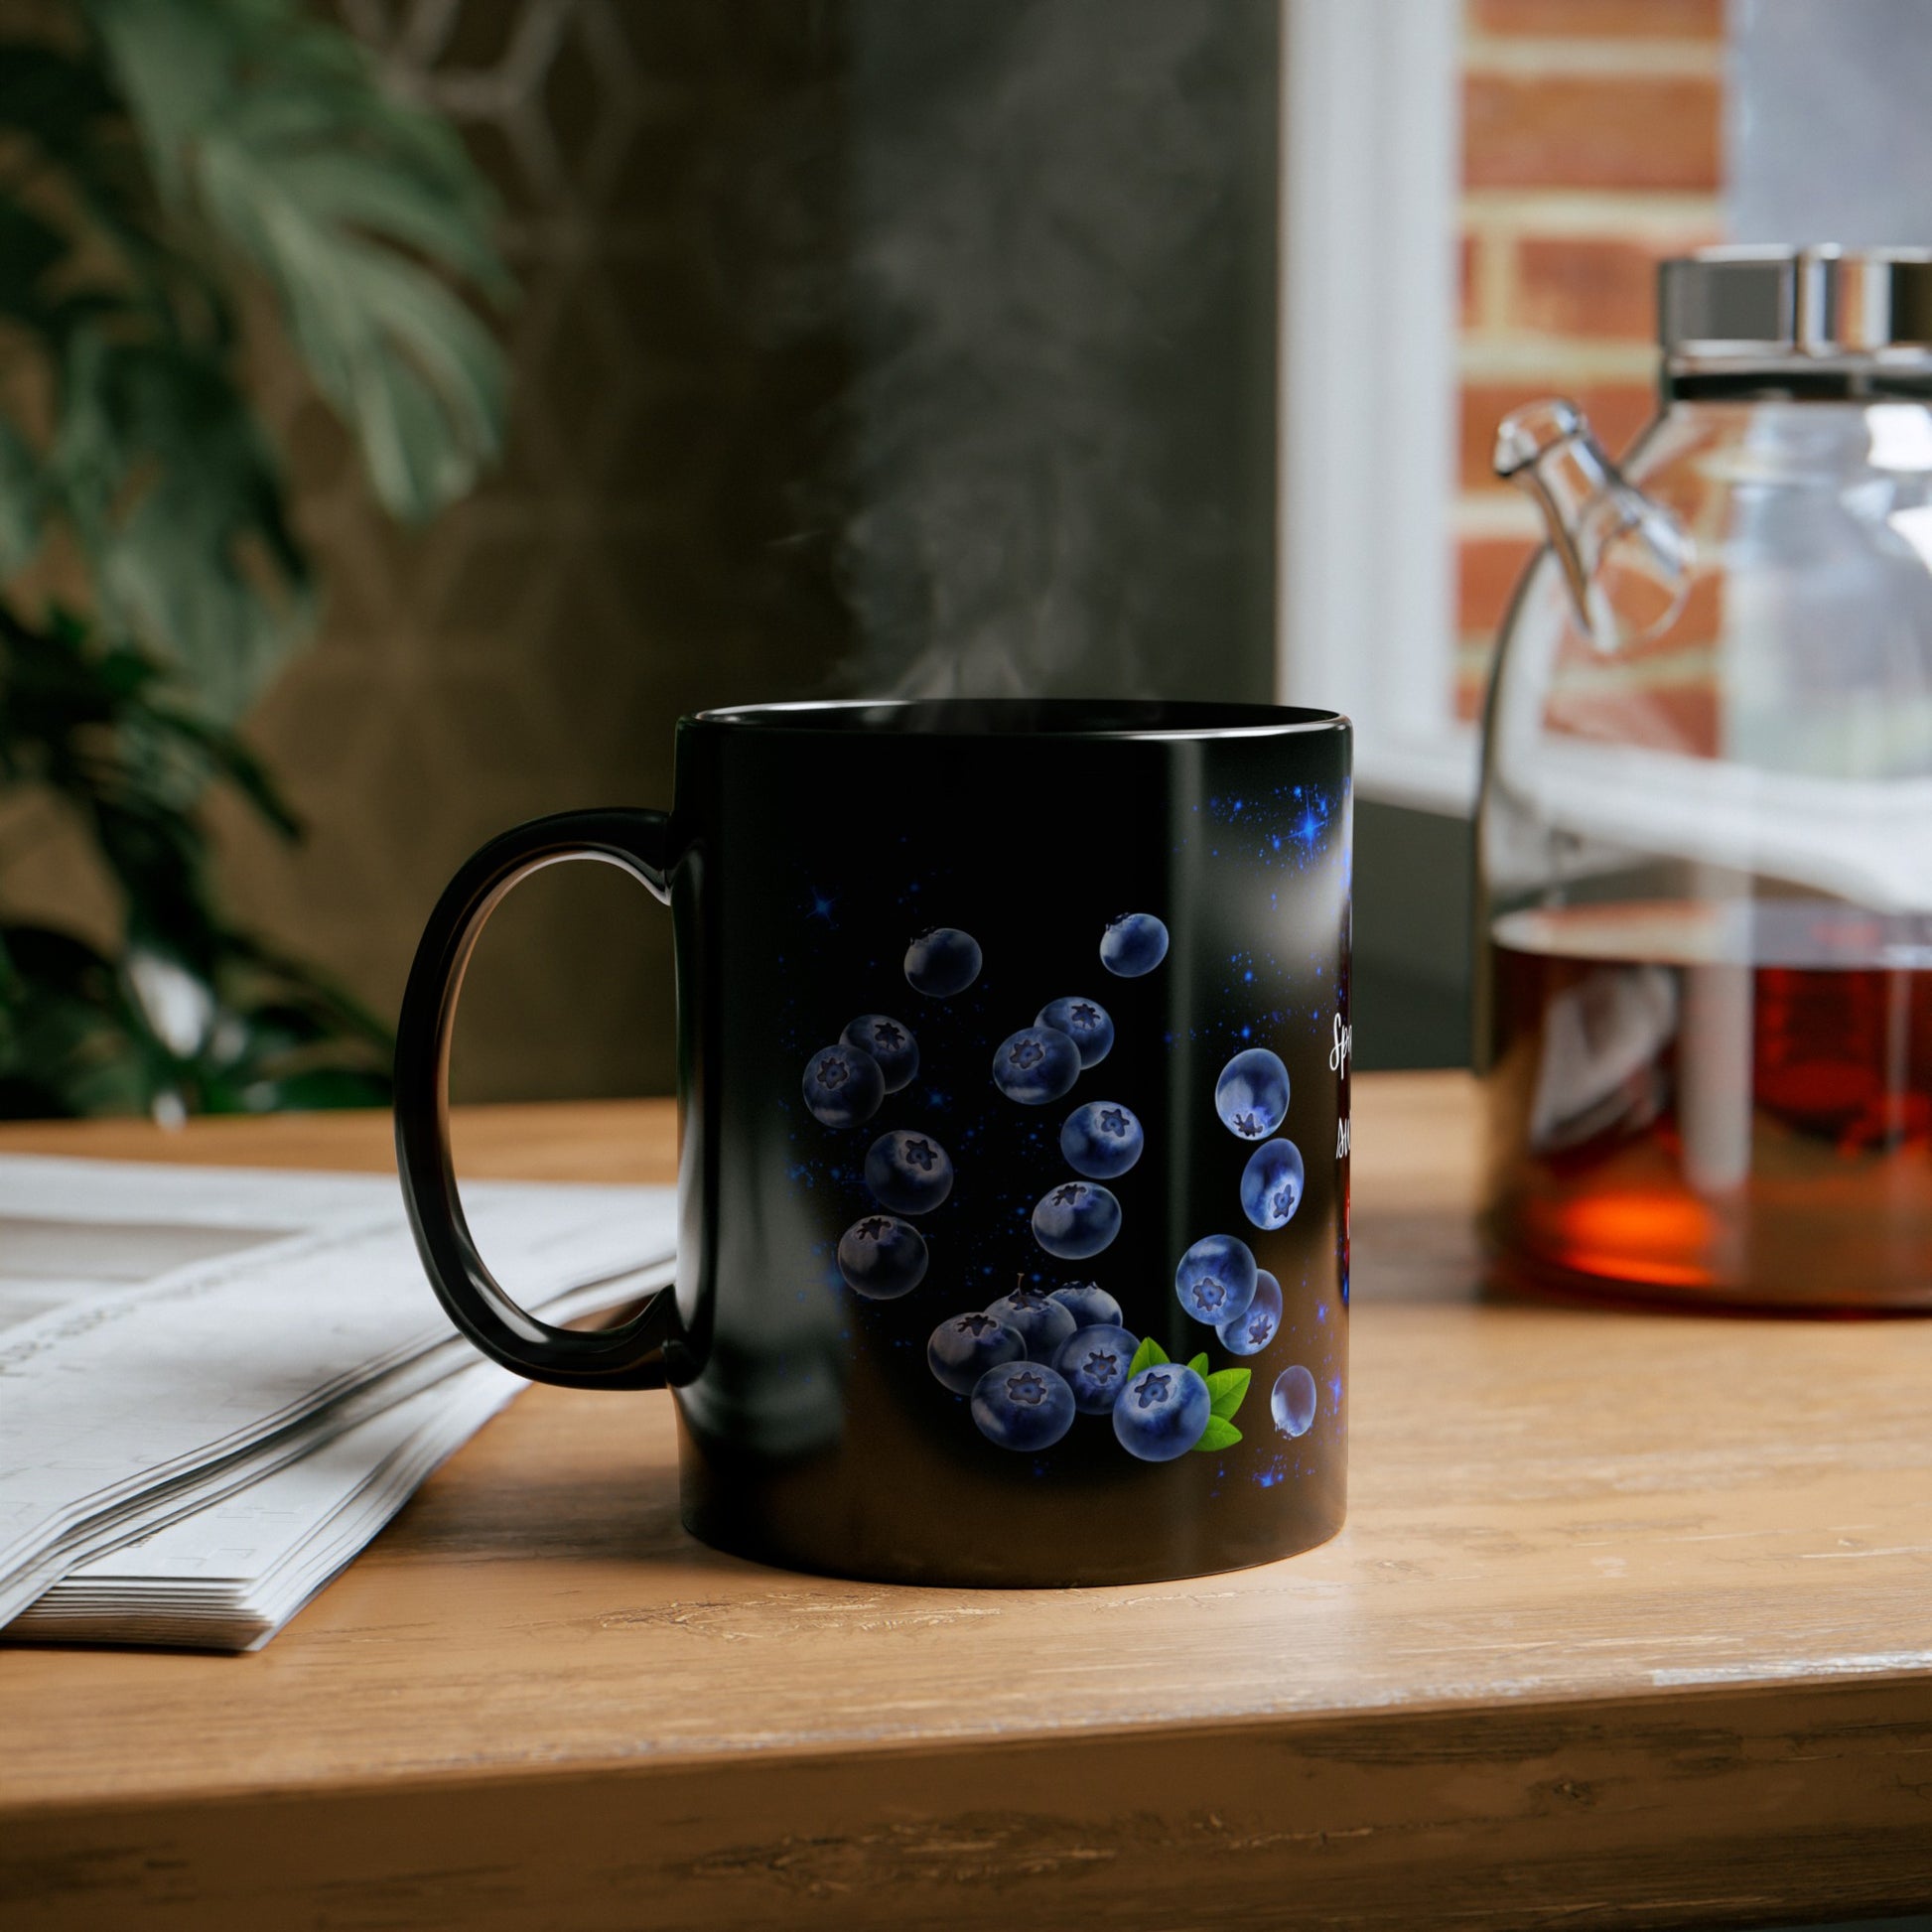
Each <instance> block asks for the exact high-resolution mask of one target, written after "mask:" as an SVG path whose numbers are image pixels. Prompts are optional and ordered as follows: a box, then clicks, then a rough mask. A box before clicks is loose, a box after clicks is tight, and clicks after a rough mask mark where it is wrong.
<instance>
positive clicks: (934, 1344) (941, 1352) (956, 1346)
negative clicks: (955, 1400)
mask: <svg viewBox="0 0 1932 1932" xmlns="http://www.w3.org/2000/svg"><path fill="white" fill-rule="evenodd" d="M925 1359H926V1366H927V1367H928V1368H930V1369H931V1370H932V1372H933V1374H934V1375H936V1376H937V1377H938V1378H939V1380H940V1381H942V1382H943V1383H944V1384H945V1385H946V1387H947V1388H949V1389H950V1390H951V1391H952V1392H953V1394H954V1395H971V1394H972V1393H973V1391H974V1390H975V1389H976V1388H978V1387H979V1380H980V1377H981V1376H982V1375H984V1374H985V1373H986V1371H987V1370H988V1369H990V1368H999V1367H1000V1366H1001V1365H1002V1364H1003V1363H1006V1362H1024V1361H1025V1360H1026V1359H1027V1344H1026V1343H1025V1342H1024V1341H1023V1340H1022V1339H1021V1338H1020V1331H1019V1330H1018V1329H1017V1328H1010V1327H1009V1326H1008V1325H1007V1324H1006V1323H1005V1322H1004V1321H1001V1320H998V1319H996V1318H995V1317H994V1316H993V1315H990V1314H956V1315H954V1316H953V1317H952V1319H951V1320H949V1321H942V1322H940V1324H939V1325H938V1327H936V1328H935V1329H933V1331H932V1339H931V1340H930V1341H928V1342H927V1343H926V1345H925Z"/></svg>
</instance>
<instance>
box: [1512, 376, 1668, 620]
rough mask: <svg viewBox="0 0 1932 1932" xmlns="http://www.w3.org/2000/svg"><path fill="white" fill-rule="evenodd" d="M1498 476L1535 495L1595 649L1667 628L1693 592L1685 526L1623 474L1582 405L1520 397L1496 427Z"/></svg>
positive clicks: (1554, 399) (1579, 616) (1572, 598)
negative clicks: (1519, 403)
mask: <svg viewBox="0 0 1932 1932" xmlns="http://www.w3.org/2000/svg"><path fill="white" fill-rule="evenodd" d="M1494 462H1495V470H1496V475H1497V476H1499V477H1501V478H1502V479H1504V481H1506V482H1508V483H1516V484H1518V485H1519V486H1520V487H1521V488H1523V489H1525V490H1527V491H1528V492H1529V494H1530V495H1531V496H1533V497H1534V498H1535V499H1536V502H1537V505H1538V507H1539V508H1540V509H1541V510H1542V511H1543V519H1544V522H1545V524H1546V526H1547V527H1548V530H1549V537H1550V547H1551V548H1552V549H1553V550H1554V551H1555V552H1556V554H1557V561H1558V562H1559V563H1560V564H1561V565H1562V566H1563V575H1564V581H1565V583H1566V584H1567V585H1568V586H1569V589H1570V599H1571V602H1572V604H1574V605H1575V607H1576V611H1577V621H1578V622H1579V623H1580V624H1582V626H1583V629H1584V633H1585V635H1586V636H1587V637H1588V638H1589V639H1590V641H1591V642H1592V643H1594V644H1595V646H1596V648H1597V649H1598V650H1601V651H1605V652H1608V651H1614V650H1617V649H1620V648H1622V647H1623V646H1624V645H1627V644H1634V643H1641V642H1642V641H1643V640H1644V639H1645V638H1648V637H1655V636H1656V635H1658V633H1659V632H1661V631H1664V630H1667V629H1668V628H1669V627H1670V625H1671V624H1672V623H1674V622H1675V621H1676V620H1677V615H1678V613H1679V612H1680V611H1682V610H1683V608H1684V600H1685V598H1686V597H1687V596H1688V595H1689V594H1690V588H1691V567H1692V564H1693V563H1694V561H1695V558H1696V550H1695V546H1694V545H1693V543H1692V540H1691V533H1690V532H1689V531H1688V530H1687V529H1685V527H1684V525H1683V524H1682V523H1681V522H1680V521H1679V520H1678V518H1677V517H1676V516H1675V515H1674V514H1673V513H1672V512H1671V511H1670V510H1669V509H1667V508H1666V507H1665V506H1664V505H1663V504H1661V503H1658V502H1655V501H1653V500H1652V499H1651V498H1650V497H1648V496H1646V495H1645V494H1644V493H1643V491H1642V490H1640V489H1638V488H1636V487H1635V486H1634V485H1633V484H1631V483H1626V482H1625V481H1624V479H1623V476H1622V474H1621V473H1620V472H1619V471H1618V469H1617V467H1616V465H1615V464H1614V463H1612V462H1611V461H1610V459H1609V458H1608V457H1607V456H1606V455H1605V454H1604V453H1603V446H1602V445H1601V444H1600V443H1598V442H1597V440H1596V438H1595V436H1594V435H1593V434H1592V433H1591V431H1590V427H1589V424H1588V423H1587V421H1586V420H1585V417H1584V412H1583V411H1582V410H1581V409H1579V408H1578V407H1577V405H1576V404H1575V403H1574V402H1567V401H1565V400H1564V399H1563V398H1562V397H1553V398H1551V399H1549V400H1547V401H1543V402H1532V403H1526V404H1524V406H1523V407H1522V408H1521V409H1517V410H1514V411H1512V412H1511V413H1510V414H1509V415H1508V416H1506V417H1504V418H1503V421H1502V425H1501V427H1500V428H1499V429H1498V430H1497V432H1496V454H1495V459H1494Z"/></svg>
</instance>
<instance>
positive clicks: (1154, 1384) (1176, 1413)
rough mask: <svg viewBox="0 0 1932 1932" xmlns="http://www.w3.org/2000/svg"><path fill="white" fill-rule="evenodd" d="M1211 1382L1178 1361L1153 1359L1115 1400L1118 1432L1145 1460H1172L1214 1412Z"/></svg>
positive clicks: (1188, 1446)
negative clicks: (1156, 1360)
mask: <svg viewBox="0 0 1932 1932" xmlns="http://www.w3.org/2000/svg"><path fill="white" fill-rule="evenodd" d="M1213 1410H1214V1402H1213V1398H1212V1397H1211V1396H1209V1394H1208V1393H1207V1384H1206V1383H1205V1382H1203V1381H1202V1380H1201V1378H1200V1377H1199V1376H1198V1375H1196V1374H1195V1373H1194V1371H1193V1370H1192V1369H1191V1368H1184V1367H1182V1365H1181V1364H1180V1363H1179V1362H1151V1363H1149V1365H1148V1366H1147V1367H1146V1368H1144V1369H1142V1370H1141V1372H1140V1374H1138V1375H1136V1376H1134V1377H1132V1378H1131V1379H1130V1380H1129V1382H1128V1384H1127V1386H1126V1388H1124V1389H1123V1390H1121V1392H1120V1400H1119V1401H1118V1402H1116V1403H1115V1404H1114V1434H1115V1435H1116V1436H1118V1437H1119V1438H1120V1446H1121V1448H1122V1449H1125V1450H1126V1451H1127V1452H1128V1454H1130V1455H1138V1456H1139V1457H1140V1458H1141V1460H1142V1461H1143V1462H1172V1461H1173V1459H1174V1457H1175V1456H1176V1455H1185V1454H1186V1453H1187V1451H1188V1450H1189V1449H1192V1448H1193V1447H1194V1445H1195V1444H1196V1443H1198V1442H1199V1441H1200V1439H1201V1436H1202V1434H1203V1432H1204V1431H1205V1430H1206V1428H1207V1419H1208V1417H1209V1416H1210V1415H1211V1414H1212V1413H1213Z"/></svg>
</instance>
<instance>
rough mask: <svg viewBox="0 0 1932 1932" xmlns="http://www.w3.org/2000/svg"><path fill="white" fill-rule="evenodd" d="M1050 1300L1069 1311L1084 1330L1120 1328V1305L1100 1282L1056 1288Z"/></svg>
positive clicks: (1080, 1283) (1078, 1283)
mask: <svg viewBox="0 0 1932 1932" xmlns="http://www.w3.org/2000/svg"><path fill="white" fill-rule="evenodd" d="M1049 1299H1050V1300H1052V1301H1055V1302H1057V1303H1058V1304H1059V1305H1060V1307H1061V1308H1063V1309H1066V1310H1069V1311H1071V1313H1072V1315H1073V1319H1074V1321H1075V1323H1076V1324H1077V1325H1078V1326H1080V1327H1082V1328H1118V1327H1119V1326H1120V1304H1119V1303H1118V1302H1116V1301H1115V1300H1114V1298H1113V1297H1112V1296H1111V1295H1109V1294H1108V1293H1107V1291H1106V1290H1105V1289H1104V1288H1102V1287H1101V1286H1100V1285H1099V1283H1098V1282H1074V1283H1072V1284H1071V1285H1070V1286H1069V1287H1066V1288H1056V1289H1054V1291H1053V1293H1052V1295H1051V1297H1050V1298H1049Z"/></svg>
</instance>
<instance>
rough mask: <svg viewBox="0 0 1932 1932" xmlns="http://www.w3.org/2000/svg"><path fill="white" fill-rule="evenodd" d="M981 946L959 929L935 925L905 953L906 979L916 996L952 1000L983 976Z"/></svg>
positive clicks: (970, 935)
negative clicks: (955, 995) (981, 972)
mask: <svg viewBox="0 0 1932 1932" xmlns="http://www.w3.org/2000/svg"><path fill="white" fill-rule="evenodd" d="M981 964H982V955H981V953H980V942H979V941H978V940H977V939H975V938H974V937H973V935H972V934H971V933H970V932H961V931H960V929H959V928H958V927H957V926H956V925H935V926H932V927H929V928H928V929H927V930H926V931H924V932H922V933H920V934H919V936H918V937H917V938H916V939H914V940H913V941H912V943H911V944H910V945H909V946H907V947H906V949H905V977H906V979H907V980H908V981H909V982H910V984H911V987H912V990H913V991H914V992H915V993H923V994H925V995H926V996H927V998H929V999H933V1000H950V999H951V998H952V996H953V995H954V994H955V993H964V992H965V991H966V989H967V988H968V987H969V986H971V985H972V983H973V982H974V981H975V980H976V979H978V978H979V976H980V966H981Z"/></svg>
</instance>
